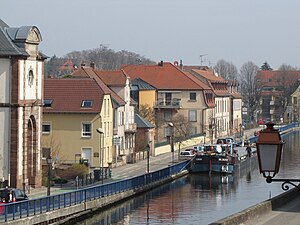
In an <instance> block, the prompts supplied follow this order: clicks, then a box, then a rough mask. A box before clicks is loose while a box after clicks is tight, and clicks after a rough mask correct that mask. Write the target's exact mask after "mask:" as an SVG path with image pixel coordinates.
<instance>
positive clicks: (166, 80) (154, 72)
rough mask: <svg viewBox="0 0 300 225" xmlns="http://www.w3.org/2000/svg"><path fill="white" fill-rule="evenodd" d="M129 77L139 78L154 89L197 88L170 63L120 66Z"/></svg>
mask: <svg viewBox="0 0 300 225" xmlns="http://www.w3.org/2000/svg"><path fill="white" fill-rule="evenodd" d="M122 69H123V70H124V71H125V72H126V74H128V75H129V76H130V78H131V79H135V78H141V79H143V80H144V81H145V82H147V83H149V84H150V85H152V86H153V87H155V88H156V89H165V90H199V88H201V87H200V86H199V85H198V84H197V83H195V82H194V81H193V80H191V79H190V78H189V77H187V76H186V74H185V73H184V72H183V71H182V70H180V69H179V68H177V67H176V66H174V65H173V64H172V63H169V62H164V63H163V65H127V66H123V68H122Z"/></svg>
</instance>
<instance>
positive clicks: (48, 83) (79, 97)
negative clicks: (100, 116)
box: [44, 78, 104, 113]
mask: <svg viewBox="0 0 300 225" xmlns="http://www.w3.org/2000/svg"><path fill="white" fill-rule="evenodd" d="M103 96H104V92H103V90H102V89H101V87H100V86H99V85H98V83H97V82H96V81H95V80H94V79H92V78H82V79H72V78H53V79H45V81H44V100H52V101H53V102H52V106H51V107H49V108H48V107H45V108H44V112H45V113H47V112H48V113H49V112H52V113H64V112H69V113H99V112H100V111H101V107H102V101H103ZM83 100H91V101H92V107H90V108H83V107H81V105H82V101H83Z"/></svg>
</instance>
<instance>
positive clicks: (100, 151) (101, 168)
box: [96, 127, 104, 184]
mask: <svg viewBox="0 0 300 225" xmlns="http://www.w3.org/2000/svg"><path fill="white" fill-rule="evenodd" d="M96 131H97V133H98V134H99V135H100V136H99V156H100V157H99V164H100V165H99V166H100V177H101V183H102V184H103V158H104V155H103V149H102V145H101V137H102V135H103V134H104V132H103V129H102V128H101V127H99V128H97V129H96ZM103 139H104V138H103ZM102 144H103V141H102Z"/></svg>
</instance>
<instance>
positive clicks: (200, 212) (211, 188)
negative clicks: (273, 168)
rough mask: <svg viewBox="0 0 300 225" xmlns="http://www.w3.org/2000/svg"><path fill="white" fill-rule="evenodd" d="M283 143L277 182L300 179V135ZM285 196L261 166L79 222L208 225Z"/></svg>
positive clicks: (190, 183)
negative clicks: (263, 202) (270, 199)
mask: <svg viewBox="0 0 300 225" xmlns="http://www.w3.org/2000/svg"><path fill="white" fill-rule="evenodd" d="M283 139H284V140H285V141H286V144H285V145H284V152H283V156H282V163H281V168H280V172H279V174H278V175H277V176H276V178H299V165H300V133H299V132H294V133H290V134H288V135H285V136H283ZM291 188H292V187H291ZM282 192H284V191H283V190H282V189H281V183H272V184H268V183H266V181H265V179H264V178H263V177H262V175H260V174H259V171H258V169H257V168H251V169H249V171H247V172H245V173H244V174H239V175H234V176H217V175H215V176H211V177H210V176H208V175H200V174H189V175H187V176H185V177H182V178H180V179H178V180H176V181H174V182H172V183H169V184H166V185H163V186H161V187H159V188H156V189H154V190H152V191H150V192H148V193H145V194H143V195H140V196H137V197H135V198H133V199H130V200H128V201H125V202H123V203H122V204H120V205H118V206H116V207H113V208H111V209H109V210H106V211H102V212H99V213H98V214H95V215H93V216H91V217H90V218H89V219H86V220H85V221H82V222H78V223H77V224H86V225H89V224H100V225H107V224H116V225H125V224H130V225H131V224H163V225H165V224H184V225H187V224H197V225H198V224H204V225H205V224H209V223H212V222H214V221H216V220H219V219H221V218H224V217H226V216H229V215H231V214H234V213H236V212H239V211H241V210H243V209H246V208H248V207H250V206H253V205H255V204H257V203H259V202H262V201H264V200H267V199H269V198H271V197H274V196H276V195H278V194H280V193H282Z"/></svg>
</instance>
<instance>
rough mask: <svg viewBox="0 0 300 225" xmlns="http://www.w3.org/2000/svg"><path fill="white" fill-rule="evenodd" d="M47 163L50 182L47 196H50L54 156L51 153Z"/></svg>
mask: <svg viewBox="0 0 300 225" xmlns="http://www.w3.org/2000/svg"><path fill="white" fill-rule="evenodd" d="M47 165H48V182H47V196H50V185H51V183H50V181H51V167H52V157H51V155H50V154H49V156H48V157H47Z"/></svg>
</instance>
